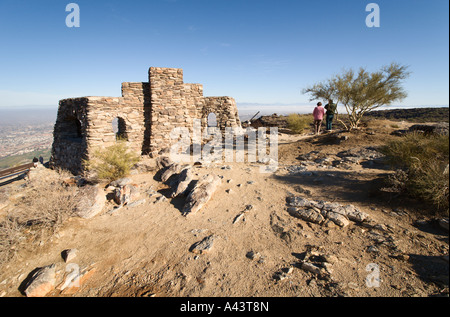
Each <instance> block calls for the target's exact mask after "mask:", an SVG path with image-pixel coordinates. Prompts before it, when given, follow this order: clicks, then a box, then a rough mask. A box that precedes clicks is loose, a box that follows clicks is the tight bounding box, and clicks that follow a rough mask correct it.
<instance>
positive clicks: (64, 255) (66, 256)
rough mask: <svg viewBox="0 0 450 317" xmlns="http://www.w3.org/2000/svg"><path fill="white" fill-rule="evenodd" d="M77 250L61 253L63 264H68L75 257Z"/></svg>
mask: <svg viewBox="0 0 450 317" xmlns="http://www.w3.org/2000/svg"><path fill="white" fill-rule="evenodd" d="M77 252H78V250H77V249H67V250H64V251H63V252H61V256H62V258H63V260H64V262H66V263H67V262H70V261H72V260H73V259H74V258H75V257H76V256H77Z"/></svg>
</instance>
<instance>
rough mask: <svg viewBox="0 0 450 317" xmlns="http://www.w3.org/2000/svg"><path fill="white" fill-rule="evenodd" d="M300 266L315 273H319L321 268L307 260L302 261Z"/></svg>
mask: <svg viewBox="0 0 450 317" xmlns="http://www.w3.org/2000/svg"><path fill="white" fill-rule="evenodd" d="M301 268H302V269H303V270H305V271H308V272H311V273H314V274H317V275H320V274H321V273H322V270H321V268H320V267H318V266H316V265H314V264H312V263H309V262H303V263H302V265H301Z"/></svg>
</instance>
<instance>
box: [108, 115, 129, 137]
mask: <svg viewBox="0 0 450 317" xmlns="http://www.w3.org/2000/svg"><path fill="white" fill-rule="evenodd" d="M112 127H113V132H114V134H115V136H116V141H119V140H121V141H128V136H127V124H126V123H125V120H124V119H123V118H120V117H117V118H114V120H113V122H112Z"/></svg>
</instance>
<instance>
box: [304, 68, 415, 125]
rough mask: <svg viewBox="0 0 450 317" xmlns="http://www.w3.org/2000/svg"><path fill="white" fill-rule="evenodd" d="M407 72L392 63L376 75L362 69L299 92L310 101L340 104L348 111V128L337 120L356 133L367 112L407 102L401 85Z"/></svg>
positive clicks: (336, 76)
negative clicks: (322, 100) (403, 100)
mask: <svg viewBox="0 0 450 317" xmlns="http://www.w3.org/2000/svg"><path fill="white" fill-rule="evenodd" d="M407 68H408V67H407V66H403V65H399V64H397V63H391V64H390V65H388V66H384V67H382V68H381V69H380V70H379V71H376V72H368V71H367V70H366V69H364V68H360V69H359V71H358V72H355V71H354V70H352V69H350V70H347V71H344V72H343V73H342V74H338V75H335V76H333V77H331V78H330V79H327V80H325V81H323V82H319V83H317V84H315V85H313V86H311V87H308V88H305V89H303V91H302V92H303V93H304V94H309V95H310V100H311V101H312V100H317V99H325V100H329V99H333V101H334V102H335V103H336V104H337V105H338V104H339V103H341V104H342V105H343V106H344V107H345V109H346V111H347V114H348V117H349V122H350V125H349V126H347V125H346V124H345V123H344V122H342V120H339V118H338V117H337V120H338V121H339V122H341V123H342V124H343V125H344V126H345V128H346V129H347V130H351V129H357V128H358V125H359V123H360V122H361V119H362V117H363V116H364V114H366V113H367V112H369V111H372V110H374V109H377V108H379V107H381V106H389V105H391V104H392V103H393V102H395V101H400V100H402V99H404V98H406V96H407V94H406V92H405V90H404V89H403V87H402V82H403V80H405V79H406V78H408V76H409V75H410V73H409V72H408V71H407Z"/></svg>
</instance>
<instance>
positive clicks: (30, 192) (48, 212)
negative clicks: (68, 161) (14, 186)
mask: <svg viewBox="0 0 450 317" xmlns="http://www.w3.org/2000/svg"><path fill="white" fill-rule="evenodd" d="M69 175H70V174H69V173H57V172H54V171H52V173H50V174H49V175H45V176H44V175H40V176H39V177H36V178H35V179H33V178H32V179H30V180H28V181H27V183H26V186H25V187H23V188H22V190H21V191H22V192H23V195H22V197H20V198H18V199H17V201H16V202H15V206H14V210H11V211H10V212H9V213H8V214H7V215H6V216H5V217H4V218H3V219H2V221H1V222H0V264H3V263H4V262H7V261H8V260H10V259H11V258H12V257H13V256H14V254H15V252H16V251H17V250H19V249H20V248H22V247H26V246H31V245H32V244H33V242H36V241H43V240H46V239H47V238H49V237H51V236H52V235H53V234H54V233H55V232H56V231H57V230H58V229H59V228H61V226H62V225H63V224H64V223H65V222H66V220H68V219H69V218H70V217H72V216H73V215H74V210H75V205H76V193H77V188H76V187H69V186H66V185H64V182H63V180H64V179H66V178H67V177H69ZM22 242H26V245H22Z"/></svg>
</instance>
